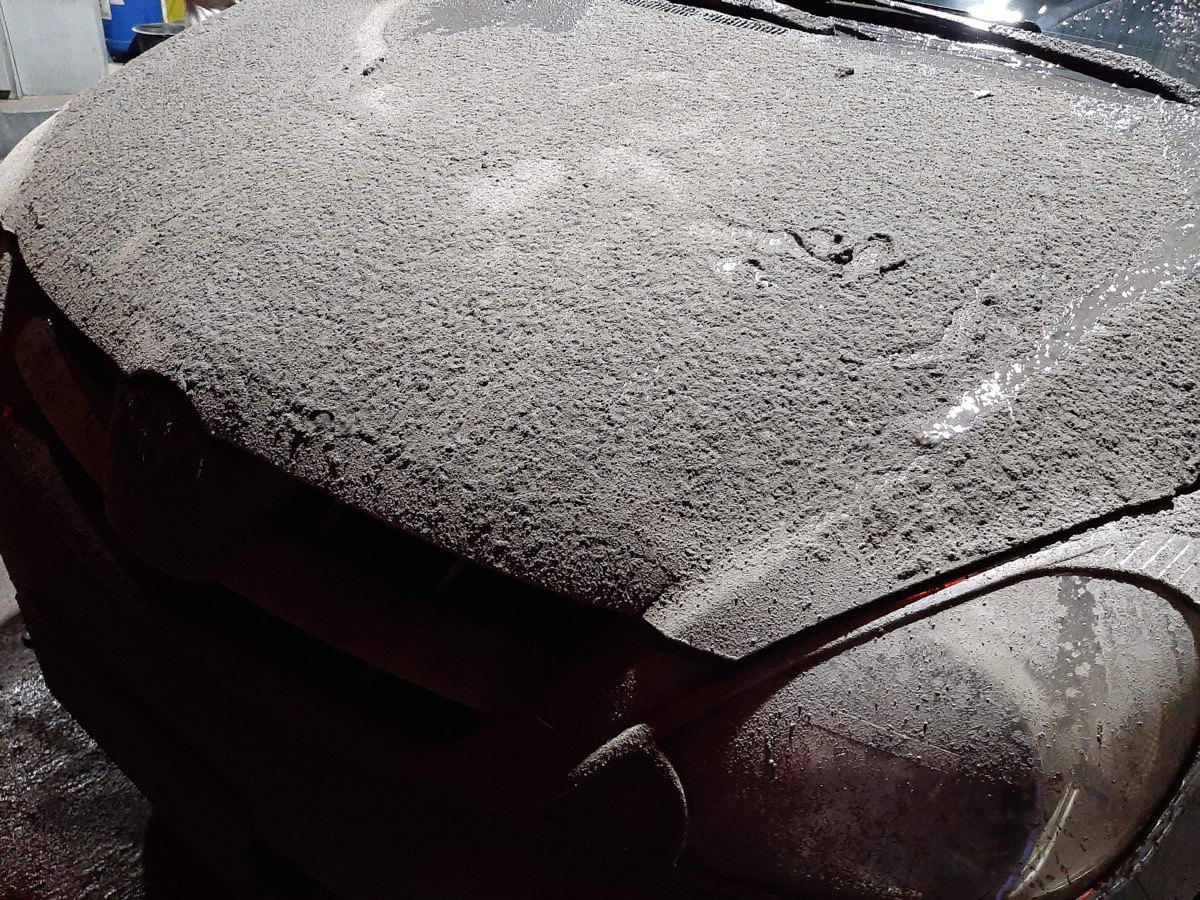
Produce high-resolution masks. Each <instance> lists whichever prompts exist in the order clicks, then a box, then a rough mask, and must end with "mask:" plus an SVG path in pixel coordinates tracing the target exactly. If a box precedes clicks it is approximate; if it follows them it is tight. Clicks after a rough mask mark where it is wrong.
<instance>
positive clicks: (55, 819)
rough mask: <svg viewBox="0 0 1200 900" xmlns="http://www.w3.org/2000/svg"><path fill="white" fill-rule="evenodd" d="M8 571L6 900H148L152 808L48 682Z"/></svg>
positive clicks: (2, 603)
mask: <svg viewBox="0 0 1200 900" xmlns="http://www.w3.org/2000/svg"><path fill="white" fill-rule="evenodd" d="M24 631H25V626H24V623H23V622H22V620H21V617H20V615H18V614H17V611H16V607H15V604H14V603H13V602H12V588H11V585H10V584H9V583H8V576H7V574H5V573H4V570H3V568H2V567H0V898H2V900H83V898H89V900H90V898H120V900H141V898H143V897H145V896H147V894H146V892H145V891H144V889H143V876H142V846H143V841H144V838H145V833H146V825H147V822H148V820H149V816H150V806H149V804H148V803H147V802H146V800H145V799H144V798H143V797H142V796H141V794H139V793H138V791H137V789H136V788H135V787H134V786H133V785H132V784H131V783H130V782H129V780H128V779H127V778H125V776H124V775H123V774H122V773H121V771H120V770H119V769H117V767H116V766H115V765H113V763H112V762H110V761H109V759H108V758H107V757H106V756H105V755H104V753H103V752H102V751H101V750H100V748H98V747H97V746H96V744H95V742H93V741H92V739H91V738H90V737H88V736H87V734H85V733H84V731H83V729H81V728H80V727H79V726H78V725H77V724H76V723H75V721H74V720H73V719H72V718H71V717H70V716H69V715H67V713H66V712H65V711H64V710H63V708H62V707H61V706H59V704H58V701H56V700H55V699H54V697H53V696H51V694H50V692H49V690H48V689H47V688H46V684H45V682H44V681H43V680H42V675H41V671H40V670H39V668H38V665H37V660H36V658H35V657H34V654H33V651H32V650H30V649H29V648H28V647H26V646H25V643H24V642H23V640H22V636H23V634H24Z"/></svg>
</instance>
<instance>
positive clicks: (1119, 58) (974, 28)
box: [670, 0, 1200, 105]
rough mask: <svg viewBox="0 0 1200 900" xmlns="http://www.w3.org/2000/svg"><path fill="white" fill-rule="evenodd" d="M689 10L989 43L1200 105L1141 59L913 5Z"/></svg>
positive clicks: (773, 1)
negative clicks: (877, 27)
mask: <svg viewBox="0 0 1200 900" xmlns="http://www.w3.org/2000/svg"><path fill="white" fill-rule="evenodd" d="M670 2H672V3H678V4H681V5H685V6H692V7H700V8H703V9H711V10H713V11H715V12H723V13H726V14H731V15H742V16H746V17H749V18H756V19H760V20H764V21H768V22H773V23H775V24H777V25H782V26H784V27H787V28H795V29H799V30H802V31H806V32H809V33H811V34H834V33H835V32H837V31H839V30H840V31H849V32H850V33H853V34H856V36H859V37H864V36H869V35H864V34H862V33H861V32H856V30H855V29H854V27H853V23H863V22H866V23H870V24H876V25H885V26H889V27H892V28H901V29H904V30H907V31H918V32H921V33H923V34H933V35H936V36H937V37H944V38H948V39H950V40H955V41H965V42H968V43H987V44H993V45H996V46H999V47H1003V48H1005V49H1007V50H1015V51H1017V52H1019V53H1024V54H1026V55H1027V56H1032V57H1033V58H1035V59H1040V60H1042V61H1043V62H1048V63H1052V64H1054V65H1058V66H1062V67H1063V68H1064V69H1069V70H1071V71H1073V72H1078V73H1080V74H1082V75H1086V76H1088V77H1091V78H1095V79H1097V80H1099V81H1104V82H1108V83H1110V84H1115V85H1117V86H1119V87H1125V88H1133V89H1136V90H1142V91H1148V92H1149V93H1153V94H1158V95H1159V96H1162V97H1165V98H1166V99H1168V100H1175V101H1178V102H1180V103H1189V104H1192V105H1200V88H1197V87H1193V86H1192V85H1190V84H1188V83H1187V82H1186V81H1183V80H1182V79H1179V78H1175V77H1173V76H1171V75H1168V74H1167V73H1166V72H1164V71H1162V70H1161V69H1159V68H1157V67H1155V66H1153V65H1151V64H1150V63H1148V62H1146V61H1145V60H1142V59H1138V58H1137V57H1133V56H1128V55H1126V54H1124V53H1118V52H1116V51H1115V50H1108V49H1105V48H1102V47H1092V46H1089V45H1087V44H1080V43H1076V42H1074V41H1070V40H1067V39H1065V38H1061V37H1056V36H1054V35H1050V34H1042V33H1041V32H1039V31H1038V30H1036V26H1033V27H1032V28H1031V27H1030V25H1032V23H1022V24H1021V25H1006V24H1002V23H999V22H988V21H986V20H984V19H977V18H975V17H973V16H971V15H968V14H965V13H960V12H955V11H953V10H948V9H942V8H940V7H936V6H931V5H927V4H924V3H912V2H907V0H787V2H786V3H782V2H778V0H670Z"/></svg>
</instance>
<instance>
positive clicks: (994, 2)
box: [967, 0, 1021, 23]
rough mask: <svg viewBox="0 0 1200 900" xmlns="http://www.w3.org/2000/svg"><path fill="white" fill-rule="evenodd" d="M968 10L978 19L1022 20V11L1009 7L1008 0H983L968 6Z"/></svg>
mask: <svg viewBox="0 0 1200 900" xmlns="http://www.w3.org/2000/svg"><path fill="white" fill-rule="evenodd" d="M967 12H969V13H970V14H971V15H973V16H974V17H975V18H977V19H986V20H987V21H989V22H1009V23H1012V22H1020V21H1021V13H1019V12H1018V11H1017V10H1015V9H1009V8H1008V0H983V2H982V3H976V4H975V5H974V6H968V7H967Z"/></svg>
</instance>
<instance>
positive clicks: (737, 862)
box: [664, 575, 1200, 900]
mask: <svg viewBox="0 0 1200 900" xmlns="http://www.w3.org/2000/svg"><path fill="white" fill-rule="evenodd" d="M1196 662H1197V645H1196V632H1195V630H1194V622H1193V617H1192V615H1191V613H1190V612H1189V613H1185V612H1184V611H1182V610H1180V609H1179V608H1177V607H1175V606H1173V605H1172V604H1171V603H1169V602H1168V601H1167V600H1166V599H1164V597H1163V596H1160V595H1159V594H1157V593H1155V592H1154V591H1151V590H1148V589H1146V588H1143V587H1138V586H1134V585H1131V584H1125V583H1121V582H1116V581H1110V580H1102V579H1089V578H1087V577H1083V576H1077V575H1063V576H1052V577H1037V578H1031V579H1029V580H1026V581H1021V582H1018V583H1016V584H1012V585H1010V586H1007V587H1004V588H1001V589H998V590H995V591H992V592H990V593H988V594H984V595H980V596H977V597H975V598H974V599H971V600H968V601H966V602H964V603H962V604H960V605H959V606H956V607H952V608H950V609H945V610H943V611H941V612H939V613H936V614H934V615H932V616H930V617H928V618H924V619H921V620H919V621H916V622H913V623H911V624H908V625H906V626H905V627H903V628H899V629H897V630H895V631H892V632H890V633H887V634H884V635H882V636H879V637H876V638H874V639H872V640H869V641H866V642H864V643H861V644H858V645H857V646H852V647H851V648H849V649H847V650H845V651H843V652H842V653H840V654H839V655H837V656H834V657H832V658H830V659H827V660H826V661H824V662H821V663H819V664H817V665H815V666H813V667H812V668H810V669H808V670H806V671H804V672H803V673H802V674H800V675H799V676H795V675H793V676H789V678H787V679H783V680H782V682H777V683H775V684H771V685H765V686H763V687H762V688H761V689H757V690H755V691H751V692H749V693H748V694H746V695H743V696H740V697H738V698H736V699H735V700H733V701H731V702H729V703H727V704H726V705H724V706H723V707H721V708H719V709H717V710H715V711H714V712H712V713H709V714H708V715H707V716H705V717H704V718H702V719H700V720H698V721H697V722H695V723H694V724H692V725H691V726H688V727H687V728H686V729H684V730H682V731H680V732H677V733H675V734H674V735H673V736H672V737H671V738H670V740H669V741H668V742H667V743H666V744H665V746H664V750H665V751H666V753H667V756H668V757H670V759H671V760H672V761H673V762H674V764H675V766H676V769H677V770H678V773H679V777H680V779H681V780H682V784H683V789H684V792H685V794H686V796H687V800H688V806H689V809H690V813H691V814H690V820H691V825H690V829H691V830H690V834H689V836H688V842H687V851H686V854H685V857H684V861H685V863H687V864H690V865H691V866H693V867H695V868H699V869H703V870H708V871H709V872H712V873H714V874H717V875H720V876H723V877H726V878H732V879H735V880H737V881H739V882H742V883H747V884H753V885H757V886H761V887H763V888H765V889H767V890H770V891H773V892H780V891H782V892H785V893H787V894H789V895H797V896H801V897H813V898H822V900H828V898H851V897H853V898H868V897H869V898H876V897H914V898H915V897H921V898H924V900H930V898H953V900H973V898H979V900H984V898H988V900H992V898H1008V900H1032V898H1058V897H1076V896H1078V895H1080V894H1081V893H1083V892H1084V891H1085V890H1086V888H1087V887H1088V886H1089V885H1091V884H1094V883H1095V882H1096V881H1097V880H1098V879H1099V878H1100V877H1101V876H1102V875H1103V874H1104V873H1105V872H1106V871H1108V870H1109V869H1111V868H1112V867H1113V866H1114V865H1115V864H1116V863H1118V862H1119V861H1120V859H1121V857H1122V855H1123V854H1124V853H1125V852H1126V851H1127V850H1128V849H1129V848H1130V847H1131V845H1132V844H1133V842H1134V841H1135V840H1136V839H1137V837H1138V836H1139V835H1140V834H1141V833H1142V832H1143V831H1144V830H1145V829H1146V828H1148V827H1149V826H1150V824H1152V819H1153V817H1154V815H1155V813H1156V811H1157V810H1158V809H1159V808H1160V806H1161V805H1162V804H1163V803H1164V801H1165V800H1166V798H1167V797H1168V796H1169V795H1170V793H1171V792H1172V790H1173V789H1174V787H1175V785H1176V784H1177V781H1178V778H1179V777H1180V774H1181V771H1182V769H1183V766H1184V764H1185V763H1186V762H1187V761H1188V760H1189V758H1190V756H1191V753H1192V749H1193V744H1194V740H1195V735H1196V722H1197V701H1198V699H1200V694H1198V690H1200V682H1198V677H1197V664H1196Z"/></svg>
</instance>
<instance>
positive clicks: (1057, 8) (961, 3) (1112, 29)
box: [926, 0, 1200, 87]
mask: <svg viewBox="0 0 1200 900" xmlns="http://www.w3.org/2000/svg"><path fill="white" fill-rule="evenodd" d="M926 2H928V3H929V4H930V5H935V6H940V7H943V8H946V9H954V10H959V11H962V12H967V13H970V14H971V15H973V16H975V17H977V18H981V19H987V20H989V21H992V22H1008V23H1016V22H1020V21H1028V22H1033V23H1035V24H1037V26H1038V27H1039V28H1040V29H1041V30H1042V31H1043V32H1045V33H1046V34H1053V35H1057V36H1059V37H1064V38H1068V39H1070V40H1073V41H1078V42H1080V43H1083V44H1090V45H1091V46H1093V47H1105V48H1107V49H1109V50H1116V51H1119V52H1121V53H1127V54H1129V55H1131V56H1137V57H1141V58H1142V59H1144V60H1146V61H1147V62H1148V63H1150V64H1152V65H1154V66H1157V67H1158V68H1160V69H1162V70H1163V71H1164V72H1166V73H1167V74H1169V75H1174V76H1175V77H1177V78H1181V79H1183V80H1184V81H1187V82H1189V83H1190V84H1193V85H1196V86H1197V87H1200V0H1073V2H1065V3H1064V2H1049V3H1047V2H1044V0H926Z"/></svg>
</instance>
